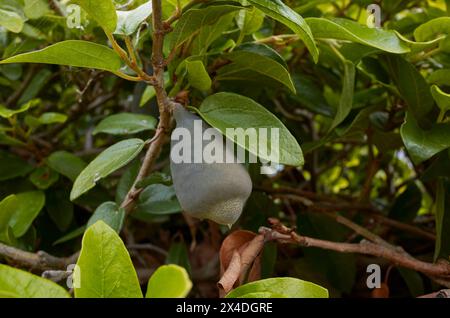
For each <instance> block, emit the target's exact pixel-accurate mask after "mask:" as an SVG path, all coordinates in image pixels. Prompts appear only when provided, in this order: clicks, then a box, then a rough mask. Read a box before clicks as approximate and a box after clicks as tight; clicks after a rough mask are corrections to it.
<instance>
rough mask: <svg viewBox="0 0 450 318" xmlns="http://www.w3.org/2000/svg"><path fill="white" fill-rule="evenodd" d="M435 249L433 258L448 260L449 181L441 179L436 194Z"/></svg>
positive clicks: (449, 241) (449, 222)
mask: <svg viewBox="0 0 450 318" xmlns="http://www.w3.org/2000/svg"><path fill="white" fill-rule="evenodd" d="M435 211H436V247H435V252H434V258H435V260H437V259H438V258H443V259H445V260H448V259H449V256H450V232H449V231H448V229H449V228H450V181H449V180H447V179H441V180H439V182H438V187H437V193H436V205H435Z"/></svg>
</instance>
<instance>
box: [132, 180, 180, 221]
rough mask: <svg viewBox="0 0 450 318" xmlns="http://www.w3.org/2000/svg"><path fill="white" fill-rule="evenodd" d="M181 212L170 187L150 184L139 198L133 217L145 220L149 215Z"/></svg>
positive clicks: (173, 191)
mask: <svg viewBox="0 0 450 318" xmlns="http://www.w3.org/2000/svg"><path fill="white" fill-rule="evenodd" d="M181 210H182V209H181V207H180V203H179V202H178V200H177V197H176V195H175V190H174V188H173V187H172V186H170V187H168V186H165V185H162V184H152V185H149V186H148V187H146V188H145V189H144V191H142V193H141V195H140V196H139V202H138V204H137V206H136V209H135V211H134V212H133V216H134V217H136V218H138V219H143V220H145V219H146V216H149V215H166V214H174V213H178V212H180V211H181Z"/></svg>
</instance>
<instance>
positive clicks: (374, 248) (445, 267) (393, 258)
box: [260, 219, 450, 286]
mask: <svg viewBox="0 0 450 318" xmlns="http://www.w3.org/2000/svg"><path fill="white" fill-rule="evenodd" d="M269 221H270V223H271V225H272V229H268V228H264V227H262V228H260V233H261V234H264V235H265V236H266V237H267V235H268V234H270V235H271V237H272V240H277V241H280V242H283V243H292V244H297V245H300V246H304V247H317V248H321V249H325V250H331V251H336V252H340V253H357V254H364V255H371V256H375V257H380V258H384V259H386V260H388V261H390V262H392V263H393V264H395V265H398V266H402V267H405V268H409V269H412V270H415V271H418V272H421V273H423V274H425V275H428V276H430V278H432V279H436V278H437V279H439V281H440V283H441V284H444V285H445V286H450V263H449V262H447V261H445V260H441V261H439V262H437V263H427V262H424V261H421V260H418V259H416V258H414V257H412V256H411V255H409V254H407V253H406V252H404V251H400V250H394V249H391V248H388V247H386V246H383V245H379V244H376V243H372V242H369V241H367V240H363V241H361V243H339V242H331V241H326V240H320V239H316V238H312V237H307V236H302V235H299V234H298V233H296V232H294V231H293V230H292V229H290V228H288V227H286V226H284V225H283V224H282V223H281V222H280V221H279V220H277V219H270V220H269Z"/></svg>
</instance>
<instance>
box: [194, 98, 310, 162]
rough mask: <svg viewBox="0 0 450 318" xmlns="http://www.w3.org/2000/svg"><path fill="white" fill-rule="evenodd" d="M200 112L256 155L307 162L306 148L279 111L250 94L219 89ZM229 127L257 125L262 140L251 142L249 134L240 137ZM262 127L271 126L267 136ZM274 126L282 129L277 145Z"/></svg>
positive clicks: (209, 122)
mask: <svg viewBox="0 0 450 318" xmlns="http://www.w3.org/2000/svg"><path fill="white" fill-rule="evenodd" d="M198 113H199V114H200V116H201V117H202V118H203V119H204V120H205V121H206V122H207V123H208V124H210V125H211V126H212V127H214V128H217V129H218V130H219V131H221V132H222V134H223V135H225V136H226V137H227V138H229V139H230V140H233V141H234V142H235V143H237V144H238V145H239V146H241V147H243V148H245V149H247V150H248V151H249V152H250V153H252V154H253V155H255V156H258V157H260V158H262V159H264V160H268V161H270V162H273V163H280V164H286V165H292V166H301V165H303V162H304V160H303V153H302V149H301V148H300V145H299V144H298V142H297V140H296V139H295V137H294V136H292V134H291V133H290V132H289V130H288V129H287V128H286V127H285V126H284V125H283V123H282V122H281V121H280V120H279V119H278V118H277V117H276V116H275V115H273V114H272V113H270V112H269V111H268V110H267V109H265V108H264V107H263V106H261V105H260V104H258V103H257V102H255V101H254V100H252V99H250V98H248V97H244V96H241V95H237V94H233V93H217V94H214V95H211V96H209V97H208V98H206V99H205V100H204V101H203V103H202V104H201V106H200V109H199V110H198ZM227 128H242V129H244V131H246V130H247V129H252V128H253V129H255V130H256V135H257V136H258V139H257V140H261V142H256V143H249V142H246V140H243V139H247V138H238V136H236V135H234V134H232V133H231V132H228V133H229V134H228V135H227V131H226V130H227ZM259 128H267V134H266V136H263V134H260V131H259ZM271 128H274V129H278V133H279V140H278V141H279V142H278V143H275V144H273V146H272V141H271V138H270V137H271ZM259 143H265V144H266V149H267V150H266V151H264V149H261V148H264V146H263V147H258V144H259ZM272 148H273V149H272ZM272 150H273V151H272ZM269 152H270V154H269Z"/></svg>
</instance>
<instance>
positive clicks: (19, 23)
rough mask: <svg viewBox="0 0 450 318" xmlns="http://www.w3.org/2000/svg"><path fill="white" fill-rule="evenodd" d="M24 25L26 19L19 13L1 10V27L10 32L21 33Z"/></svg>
mask: <svg viewBox="0 0 450 318" xmlns="http://www.w3.org/2000/svg"><path fill="white" fill-rule="evenodd" d="M24 23H25V19H24V18H23V17H22V16H21V15H20V14H18V13H17V12H14V11H9V10H4V9H1V8H0V26H3V27H4V28H6V29H7V30H8V31H11V32H14V33H20V32H21V31H22V29H23V26H24Z"/></svg>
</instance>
